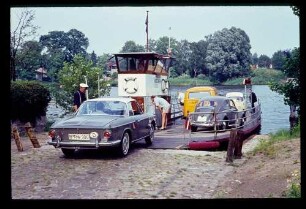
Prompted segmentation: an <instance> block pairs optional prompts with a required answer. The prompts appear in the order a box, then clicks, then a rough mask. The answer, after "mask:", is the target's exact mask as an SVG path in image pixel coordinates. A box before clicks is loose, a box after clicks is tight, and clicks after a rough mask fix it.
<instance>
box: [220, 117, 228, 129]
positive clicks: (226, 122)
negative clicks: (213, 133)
mask: <svg viewBox="0 0 306 209" xmlns="http://www.w3.org/2000/svg"><path fill="white" fill-rule="evenodd" d="M227 120H228V119H227V118H223V121H222V122H221V125H220V130H222V131H226V129H228V121H227Z"/></svg>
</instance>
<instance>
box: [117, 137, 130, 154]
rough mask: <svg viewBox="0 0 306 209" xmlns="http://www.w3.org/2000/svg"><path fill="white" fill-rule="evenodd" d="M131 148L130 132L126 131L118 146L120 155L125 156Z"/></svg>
mask: <svg viewBox="0 0 306 209" xmlns="http://www.w3.org/2000/svg"><path fill="white" fill-rule="evenodd" d="M129 150H130V135H129V133H128V132H124V134H123V137H122V139H121V142H120V146H119V147H118V153H119V155H120V156H122V157H125V156H127V154H128V153H129Z"/></svg>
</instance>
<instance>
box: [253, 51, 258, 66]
mask: <svg viewBox="0 0 306 209" xmlns="http://www.w3.org/2000/svg"><path fill="white" fill-rule="evenodd" d="M252 65H258V55H257V53H254V54H253V55H252Z"/></svg>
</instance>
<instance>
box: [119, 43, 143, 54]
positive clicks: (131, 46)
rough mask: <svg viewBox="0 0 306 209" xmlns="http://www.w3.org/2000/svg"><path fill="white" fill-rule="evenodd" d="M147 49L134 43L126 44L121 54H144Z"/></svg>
mask: <svg viewBox="0 0 306 209" xmlns="http://www.w3.org/2000/svg"><path fill="white" fill-rule="evenodd" d="M144 51H145V48H144V47H143V46H141V45H138V44H136V43H135V42H134V41H127V42H125V44H124V46H123V47H122V49H121V51H120V52H144Z"/></svg>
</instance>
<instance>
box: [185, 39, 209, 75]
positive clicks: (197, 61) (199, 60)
mask: <svg viewBox="0 0 306 209" xmlns="http://www.w3.org/2000/svg"><path fill="white" fill-rule="evenodd" d="M207 45H208V43H207V42H206V41H204V40H200V41H199V42H193V43H190V49H191V54H190V59H189V62H190V65H191V69H194V70H195V71H196V72H197V75H199V74H203V75H208V74H209V71H208V69H207V68H206V66H205V58H206V51H207ZM194 70H193V71H194ZM191 72H192V71H191ZM190 76H191V77H193V74H191V75H190Z"/></svg>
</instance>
